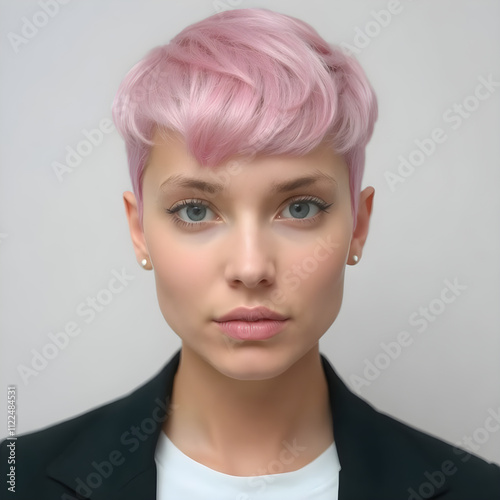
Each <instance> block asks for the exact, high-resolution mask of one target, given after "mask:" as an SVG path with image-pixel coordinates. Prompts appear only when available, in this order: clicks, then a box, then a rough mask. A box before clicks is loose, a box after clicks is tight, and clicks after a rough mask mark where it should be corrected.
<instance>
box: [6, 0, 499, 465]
mask: <svg viewBox="0 0 500 500" xmlns="http://www.w3.org/2000/svg"><path fill="white" fill-rule="evenodd" d="M399 3H400V13H399V14H397V15H393V16H392V19H391V21H390V23H389V24H388V25H387V26H385V27H382V28H381V29H380V32H379V33H378V35H377V36H373V37H371V38H369V42H370V43H369V44H368V45H367V46H366V47H364V48H362V49H360V51H359V53H358V54H357V58H358V60H359V61H360V62H361V64H362V66H363V67H364V68H365V70H366V72H367V74H368V76H369V79H370V80H371V82H372V84H373V86H374V88H375V90H376V93H377V95H378V99H379V105H380V118H379V120H378V122H377V124H376V128H375V133H374V136H373V139H372V142H371V143H370V145H369V147H368V150H367V166H366V173H365V177H364V182H363V187H364V186H368V185H372V186H374V187H375V190H376V194H375V202H374V211H373V218H372V224H371V228H370V235H369V238H368V242H367V244H366V247H365V252H364V255H363V258H362V260H361V262H360V263H359V264H358V265H357V266H355V267H348V268H347V270H346V288H345V298H344V303H343V306H342V310H341V313H340V315H339V317H338V319H337V320H336V321H335V323H334V324H333V325H332V327H331V328H330V330H329V331H328V332H327V333H326V334H325V336H324V337H323V339H322V341H321V351H322V352H323V353H324V354H325V355H326V356H327V357H328V358H329V359H330V360H331V362H332V363H333V364H334V366H335V367H336V369H337V371H338V372H339V374H340V375H341V376H342V377H343V378H344V380H346V382H347V383H348V384H349V385H352V378H351V377H352V376H353V375H360V376H362V375H363V368H364V366H365V361H364V360H365V359H367V360H370V361H374V359H375V357H376V356H377V355H378V354H380V353H381V352H383V351H382V349H381V345H380V344H381V342H386V343H387V342H390V341H392V340H394V339H395V338H396V336H397V335H398V333H399V332H401V331H407V332H409V333H410V334H411V338H412V339H413V343H412V344H411V345H410V346H408V347H405V348H404V349H403V350H402V352H401V354H400V356H399V357H398V358H397V359H394V360H392V361H391V363H390V365H389V366H388V367H387V369H385V370H383V371H382V372H381V373H380V375H379V376H378V378H376V379H375V380H373V382H372V383H371V385H370V386H369V387H364V388H362V389H361V390H360V395H361V396H362V397H364V398H366V399H367V400H368V401H370V402H371V403H372V404H374V405H375V406H376V407H377V408H379V409H381V410H383V411H384V412H387V413H389V414H391V415H394V416H396V417H398V418H399V419H401V420H403V421H405V422H407V423H409V424H412V425H414V426H416V427H418V428H420V429H423V430H425V431H427V432H430V433H432V434H434V435H437V436H439V437H441V438H443V439H445V440H447V441H449V442H452V443H458V442H459V441H461V440H462V438H463V436H464V435H469V436H472V435H473V434H474V432H476V436H478V438H479V439H480V440H482V441H484V442H482V443H481V444H480V445H479V447H478V448H479V449H478V450H477V451H476V453H477V454H479V455H480V456H482V457H485V458H486V459H488V460H490V461H495V462H497V463H500V430H498V431H492V432H489V433H487V434H486V435H485V434H484V432H482V431H480V430H478V429H480V428H483V430H484V424H485V421H486V419H487V418H488V416H489V415H490V413H489V412H491V411H496V412H500V335H499V331H500V328H499V327H500V317H499V309H500V308H499V304H500V286H499V274H500V273H499V271H500V264H499V258H498V256H499V253H500V241H499V239H500V238H499V231H498V227H499V218H500V217H499V213H500V201H499V200H500V197H499V196H498V186H499V185H500V170H499V159H500V151H499V148H500V146H499V140H498V138H499V137H500V123H499V110H500V88H497V89H496V90H495V91H494V92H493V93H492V94H491V96H490V97H489V98H488V99H485V100H484V101H481V102H480V103H479V107H478V109H477V110H475V111H474V112H472V113H471V115H470V117H468V118H467V119H464V120H463V122H462V124H461V126H460V127H459V128H458V129H456V130H453V129H452V127H451V125H452V124H450V123H446V122H445V121H444V119H443V113H445V112H446V110H447V109H448V108H450V107H452V106H453V104H454V103H461V102H462V101H463V100H464V99H465V98H466V97H467V96H469V95H472V94H473V92H474V89H475V87H476V86H477V84H478V83H479V81H478V78H479V77H480V76H483V77H484V78H486V79H488V77H489V75H492V79H493V80H494V81H496V82H499V81H500V30H499V24H500V22H499V20H500V2H498V1H487V0H481V1H478V0H474V1H473V0H470V1H465V0H459V1H457V0H439V1H436V0H432V1H431V0H419V1H411V0H400V2H399ZM222 4H225V5H226V6H228V7H230V8H234V7H236V8H243V7H267V8H270V9H272V10H277V11H280V12H283V13H286V14H290V15H293V16H296V17H299V18H301V19H303V20H305V21H307V22H309V23H310V24H312V25H313V26H314V27H315V28H316V29H317V30H318V31H319V33H320V34H321V35H322V36H323V37H324V38H325V39H327V40H328V41H330V42H333V43H342V42H346V43H349V44H351V45H353V44H354V38H355V35H356V30H361V31H365V28H366V26H367V23H369V22H370V21H373V20H374V17H373V14H372V11H375V12H378V11H380V10H381V9H387V6H388V4H389V2H388V1H387V0H380V1H379V0H376V1H375V0H364V1H361V0H356V1H353V0H349V1H348V0H335V1H332V0H307V1H290V0H288V1H284V0H282V1H279V0H272V1H267V2H256V1H250V0H231V1H229V0H225V1H219V2H212V0H189V1H186V0H183V1H182V2H174V1H165V0H164V1H160V0H141V1H138V0H137V1H132V0H129V1H123V0H122V1H117V0H104V1H103V0H87V1H85V2H81V1H76V0H73V1H70V2H68V3H67V5H61V6H60V10H59V12H58V13H57V15H55V16H54V17H53V18H50V19H49V20H48V22H47V24H46V25H45V26H43V27H41V28H39V31H38V33H36V34H35V35H34V36H33V37H32V38H31V39H29V40H28V42H27V43H26V44H23V45H21V46H20V48H19V50H18V52H17V53H16V52H15V50H14V49H13V46H12V44H11V42H10V41H9V38H8V34H9V33H15V34H18V35H20V34H21V29H22V26H23V17H26V18H27V19H28V20H33V17H34V16H36V15H37V12H39V11H40V10H41V7H40V4H39V3H38V2H37V1H31V0H29V1H28V0H23V1H15V2H14V1H5V0H4V1H2V2H1V3H0V5H1V13H0V34H1V39H0V47H1V68H2V70H1V78H0V109H1V114H0V159H1V170H0V172H1V174H0V175H1V178H0V273H1V281H0V301H1V302H0V303H1V314H0V328H1V332H2V390H1V393H2V394H4V396H2V397H1V408H2V415H6V386H7V385H9V384H13V385H16V386H17V397H18V427H17V431H18V433H24V432H27V431H31V430H35V429H38V428H41V427H44V426H48V425H50V424H53V423H55V422H59V421H61V420H63V419H66V418H68V417H71V416H73V415H77V414H79V413H82V412H84V411H86V410H88V409H90V408H93V407H95V406H97V405H100V404H102V403H104V402H107V401H109V400H111V399H114V398H116V397H118V396H120V395H122V394H125V393H127V392H129V391H130V390H132V389H133V388H135V387H137V386H138V385H140V384H142V383H143V382H144V381H145V380H146V379H148V378H149V377H151V376H153V375H154V374H155V373H156V372H157V371H158V370H159V369H160V368H161V367H162V366H163V365H164V364H165V362H166V361H167V360H168V359H169V358H170V356H171V355H172V354H173V353H174V352H175V351H176V350H177V349H178V348H179V347H180V341H179V339H178V337H177V336H176V335H175V334H174V333H173V332H172V331H171V330H170V328H169V327H168V325H167V324H166V322H165V320H164V319H163V317H162V315H161V313H160V310H159V307H158V304H157V300H156V292H155V286H154V275H153V273H152V272H145V271H143V270H142V269H141V268H140V266H138V264H137V263H136V260H135V256H134V253H133V250H132V245H131V242H130V238H129V234H128V227H127V224H126V219H125V213H124V209H123V202H122V199H121V196H122V192H123V191H125V190H129V189H131V184H130V181H129V178H128V172H127V165H126V156H125V150H124V145H123V142H122V140H121V138H120V137H119V136H118V134H117V132H116V131H114V132H112V133H109V134H105V135H104V139H103V142H102V144H100V145H98V146H96V147H95V148H94V149H93V150H92V152H91V153H90V154H89V155H88V156H87V157H85V158H84V159H83V161H82V162H81V164H80V165H79V166H78V167H76V168H75V169H74V171H73V172H72V173H70V174H66V175H65V176H64V177H63V180H62V182H59V180H58V179H57V177H56V175H55V174H54V171H53V168H52V165H53V163H54V162H61V163H64V159H65V156H66V147H67V146H70V147H72V148H75V147H76V146H77V144H78V143H79V141H81V140H82V139H84V136H83V133H82V130H83V129H87V130H90V129H93V128H96V127H97V126H98V125H99V122H100V121H101V120H102V119H105V118H111V103H112V100H113V97H114V94H115V92H116V90H117V88H118V85H119V83H120V81H121V80H122V78H123V77H124V76H125V74H126V72H127V71H128V70H129V69H130V68H131V67H132V65H133V64H135V63H136V62H137V61H138V60H139V59H140V58H142V57H143V56H144V55H145V54H146V52H147V51H149V49H151V48H152V47H154V46H156V45H159V44H164V43H166V42H168V41H169V40H170V39H171V38H172V37H173V36H174V35H175V34H176V33H177V32H179V31H180V30H181V29H182V28H183V27H185V26H187V25H188V24H191V23H192V22H195V21H198V20H200V19H202V18H204V17H206V16H208V15H210V14H212V13H215V10H216V7H217V5H222ZM38 19H42V21H43V16H42V18H38ZM375 28H376V26H375V27H374V26H373V23H372V25H370V27H369V28H368V31H369V33H372V34H373V33H374V31H370V30H374V29H375ZM358 32H359V31H358ZM436 127H440V128H442V129H443V130H444V131H445V132H446V133H447V140H446V141H445V142H444V143H442V144H439V145H438V146H437V148H436V150H435V152H434V153H433V154H432V155H430V156H429V157H428V158H426V160H425V162H424V163H423V164H422V165H421V166H420V167H417V168H416V170H415V172H414V173H413V174H412V175H411V176H409V177H408V178H407V179H406V181H405V182H404V183H402V184H400V185H398V187H397V189H396V190H395V191H394V192H392V191H391V190H390V189H389V186H388V183H387V181H386V180H385V178H384V173H385V172H386V171H388V170H390V171H393V172H395V171H396V168H397V165H398V156H399V155H403V156H404V157H406V158H408V156H409V154H410V152H411V151H412V150H413V149H416V145H415V143H414V141H415V139H423V138H424V137H429V136H430V134H431V132H432V130H433V129H435V128H436ZM123 268H124V269H126V271H127V272H128V274H129V275H132V276H133V277H134V279H133V280H132V281H130V284H129V285H128V286H127V287H126V288H125V289H124V291H123V292H122V293H120V294H116V295H114V298H113V301H112V302H111V303H110V304H109V305H107V306H106V307H105V308H104V310H103V311H102V312H100V313H98V314H97V315H96V317H95V319H94V320H93V321H92V322H90V323H89V324H86V323H85V322H84V320H83V318H82V317H80V316H78V315H77V312H76V311H77V307H78V305H79V304H80V303H81V302H82V301H85V300H86V298H87V297H88V296H95V295H96V294H97V293H98V292H100V291H101V290H103V289H104V288H105V287H106V286H107V283H108V281H109V279H110V278H111V277H112V274H111V273H112V271H113V270H116V271H121V270H122V269H123ZM445 279H449V280H450V281H453V280H455V279H456V280H457V281H458V283H460V284H462V285H464V286H466V287H467V289H466V290H464V291H463V292H462V293H461V295H460V296H458V297H457V298H456V300H455V302H453V303H451V304H448V305H447V306H446V308H445V310H444V311H443V313H442V314H440V315H439V316H437V319H436V321H434V322H432V323H430V324H429V326H428V328H427V329H426V330H425V331H424V332H421V333H418V332H417V329H416V328H415V327H414V326H412V325H410V324H409V322H408V318H409V316H410V315H411V314H412V313H414V312H418V309H419V307H420V306H427V305H428V304H429V303H430V302H431V301H433V300H435V299H439V297H440V294H441V290H442V288H443V287H444V286H445V283H444V280H445ZM68 321H75V322H77V323H78V324H79V325H80V326H81V328H82V332H81V334H80V335H78V336H77V337H75V338H72V339H71V340H70V342H69V344H68V346H67V347H66V348H65V349H64V350H61V351H60V352H59V353H58V355H57V356H56V357H55V358H54V359H52V360H50V361H49V362H48V364H47V366H46V368H45V369H43V370H41V371H40V372H39V375H38V376H37V377H31V378H29V380H28V383H27V384H24V383H23V381H22V379H21V377H20V376H19V373H18V366H19V365H23V364H24V365H26V366H30V364H31V360H32V357H33V354H32V352H31V351H32V349H35V350H38V351H40V350H41V349H42V348H43V347H44V346H46V345H47V343H48V342H49V341H50V339H49V337H48V334H49V333H50V332H52V333H55V332H58V331H60V330H61V329H63V328H64V325H65V324H66V323H67V322H68ZM2 418H5V420H4V421H2V423H1V424H0V426H1V429H2V431H1V435H2V437H3V436H5V435H6V422H7V418H6V417H2Z"/></svg>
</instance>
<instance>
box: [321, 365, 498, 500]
mask: <svg viewBox="0 0 500 500" xmlns="http://www.w3.org/2000/svg"><path fill="white" fill-rule="evenodd" d="M323 366H324V369H325V374H326V377H327V381H328V385H329V390H330V401H331V409H332V415H333V426H334V436H335V441H336V443H337V452H338V455H339V461H340V464H341V466H342V469H341V478H340V483H339V484H340V488H341V489H342V488H343V487H344V488H346V491H349V495H348V497H349V498H353V499H354V498H370V496H371V497H372V498H384V499H387V500H390V499H392V498H405V499H408V500H421V499H423V498H425V499H431V498H432V499H433V498H440V499H441V498H442V499H443V500H444V499H447V500H448V499H449V500H452V499H453V500H471V499H477V500H500V467H499V466H498V465H496V464H494V463H489V462H487V461H486V460H484V459H482V458H481V457H479V456H477V455H475V454H473V453H470V452H468V451H466V450H464V449H462V448H459V447H457V446H454V445H453V444H451V443H448V442H446V441H445V440H443V439H441V438H439V437H437V436H433V435H432V434H430V433H427V432H425V431H423V430H420V429H418V428H416V427H415V426H412V425H410V424H408V423H405V422H403V421H401V420H399V419H398V418H396V417H394V416H391V415H388V414H386V413H385V412H383V411H382V410H380V409H377V408H375V407H374V406H373V405H372V404H371V403H370V402H368V401H366V400H364V399H363V398H362V397H359V396H357V395H355V394H354V393H353V392H352V391H351V390H350V389H349V388H348V386H347V385H346V384H345V383H344V381H343V380H342V379H341V378H340V377H339V376H338V375H337V373H336V372H335V371H334V369H333V367H332V366H331V364H330V363H329V362H328V360H327V359H326V358H325V357H324V356H323ZM499 420H500V415H499ZM499 423H500V422H499ZM360 478H362V480H360ZM342 483H343V484H344V486H342Z"/></svg>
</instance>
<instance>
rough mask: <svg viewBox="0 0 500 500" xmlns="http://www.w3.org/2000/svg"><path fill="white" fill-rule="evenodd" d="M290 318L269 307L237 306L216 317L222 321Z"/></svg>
mask: <svg viewBox="0 0 500 500" xmlns="http://www.w3.org/2000/svg"><path fill="white" fill-rule="evenodd" d="M286 319H288V318H287V317H286V316H283V315H282V314H279V313H277V312H274V311H271V310H270V309H268V308H267V307H254V308H251V309H249V308H247V307H237V308H236V309H233V310H232V311H230V312H228V313H227V314H224V316H221V317H220V318H216V319H215V321H217V322H219V323H221V322H225V321H259V320H274V321H284V320H286Z"/></svg>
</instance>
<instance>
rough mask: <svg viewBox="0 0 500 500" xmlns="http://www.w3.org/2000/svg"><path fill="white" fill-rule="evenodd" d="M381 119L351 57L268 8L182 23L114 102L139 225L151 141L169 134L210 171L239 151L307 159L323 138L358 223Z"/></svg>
mask: <svg viewBox="0 0 500 500" xmlns="http://www.w3.org/2000/svg"><path fill="white" fill-rule="evenodd" d="M377 113H378V108H377V99H376V96H375V93H374V92H373V89H372V87H371V85H370V83H369V82H368V80H367V78H366V75H365V73H364V71H363V69H362V68H361V66H360V65H359V63H358V62H357V61H356V60H355V59H354V58H353V57H351V56H349V55H347V54H345V53H344V52H343V51H342V50H341V49H340V48H339V47H336V46H334V45H331V44H329V43H327V42H325V41H324V40H323V39H322V38H321V37H320V35H319V34H318V33H317V32H316V31H315V30H314V29H313V28H312V27H311V26H309V25H308V24H306V23H305V22H303V21H301V20H299V19H296V18H294V17H290V16H287V15H284V14H279V13H276V12H272V11H270V10H267V9H235V10H230V11H225V12H221V13H219V14H215V15H213V16H211V17H208V18H206V19H204V20H202V21H200V22H197V23H195V24H192V25H190V26H188V27H187V28H185V29H184V30H183V31H181V32H180V33H179V34H178V35H177V36H175V37H174V38H173V39H172V40H171V41H170V43H168V44H166V45H163V46H159V47H156V48H154V49H152V50H151V51H150V52H149V53H148V54H147V55H146V57H144V59H142V60H141V61H140V62H138V63H137V64H136V65H135V66H134V67H133V68H132V69H131V70H130V71H129V72H128V74H127V75H126V77H125V78H124V80H123V82H122V83H121V85H120V87H119V89H118V92H117V94H116V97H115V100H114V102H113V120H114V122H115V125H116V127H117V129H118V131H119V133H120V134H121V135H122V137H123V138H124V140H125V144H126V150H127V157H128V163H129V171H130V177H131V180H132V186H133V190H134V194H135V196H136V199H137V204H138V215H139V220H140V223H141V226H142V224H143V221H142V218H143V198H142V177H143V173H144V170H145V166H146V164H147V160H148V156H149V152H150V150H151V147H152V146H153V145H154V143H153V142H152V139H153V135H154V133H155V132H156V130H166V131H168V130H170V131H173V132H176V133H179V134H180V135H181V136H182V137H183V139H184V141H185V142H186V146H187V149H188V151H189V153H190V154H191V155H193V156H194V157H195V158H196V160H197V161H198V162H199V164H200V165H202V166H207V167H210V166H215V165H218V164H220V163H222V162H224V161H226V160H229V159H230V158H231V157H233V156H236V155H244V156H246V155H255V154H262V155H275V154H290V155H298V156H299V155H304V154H306V153H308V152H309V151H311V150H312V149H314V148H315V147H317V146H319V145H320V143H322V142H323V141H325V142H326V143H327V144H328V145H329V146H331V147H332V148H333V149H334V151H335V152H336V153H337V154H339V155H341V156H342V157H343V158H344V160H345V161H346V163H347V166H348V168H349V188H350V193H351V211H352V215H353V218H354V227H355V226H356V216H357V210H358V202H359V193H360V189H361V180H362V177H363V171H364V164H365V147H366V144H367V143H368V141H369V140H370V137H371V135H372V133H373V126H374V123H375V120H376V119H377Z"/></svg>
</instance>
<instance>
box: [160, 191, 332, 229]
mask: <svg viewBox="0 0 500 500" xmlns="http://www.w3.org/2000/svg"><path fill="white" fill-rule="evenodd" d="M310 205H313V206H314V207H315V208H316V212H315V213H314V214H313V215H312V216H310V217H307V216H308V215H309V213H310V211H311V209H310V208H309V206H310ZM332 205H333V203H329V204H327V203H325V202H323V201H322V200H320V199H319V198H316V197H315V196H307V197H302V198H299V199H295V200H292V201H291V202H290V203H289V204H288V205H287V207H286V208H285V209H284V210H283V211H282V212H285V211H287V210H289V212H290V213H291V214H295V215H296V216H297V218H296V219H295V218H294V217H295V215H292V217H291V218H292V219H293V220H297V221H303V222H307V223H312V222H315V221H316V219H317V218H318V216H319V215H321V212H326V213H328V210H327V209H328V208H330V207H331V206H332ZM181 210H185V213H186V215H187V216H188V218H189V219H190V221H191V222H188V221H185V220H183V219H181V218H180V217H179V216H178V215H177V212H180V211H181ZM313 210H314V209H313ZM207 211H209V212H212V210H211V209H210V208H209V207H208V205H207V204H206V203H204V202H203V201H202V200H184V201H182V202H181V203H179V204H178V205H176V206H174V207H173V208H171V209H168V208H167V209H165V212H166V213H168V214H170V215H172V216H173V219H174V222H175V223H176V224H179V225H180V226H185V227H191V228H192V227H194V226H201V225H202V224H204V223H207V221H204V220H203V219H204V217H205V216H206V213H207ZM212 213H213V212H212ZM284 218H285V219H287V218H288V217H284Z"/></svg>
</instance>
